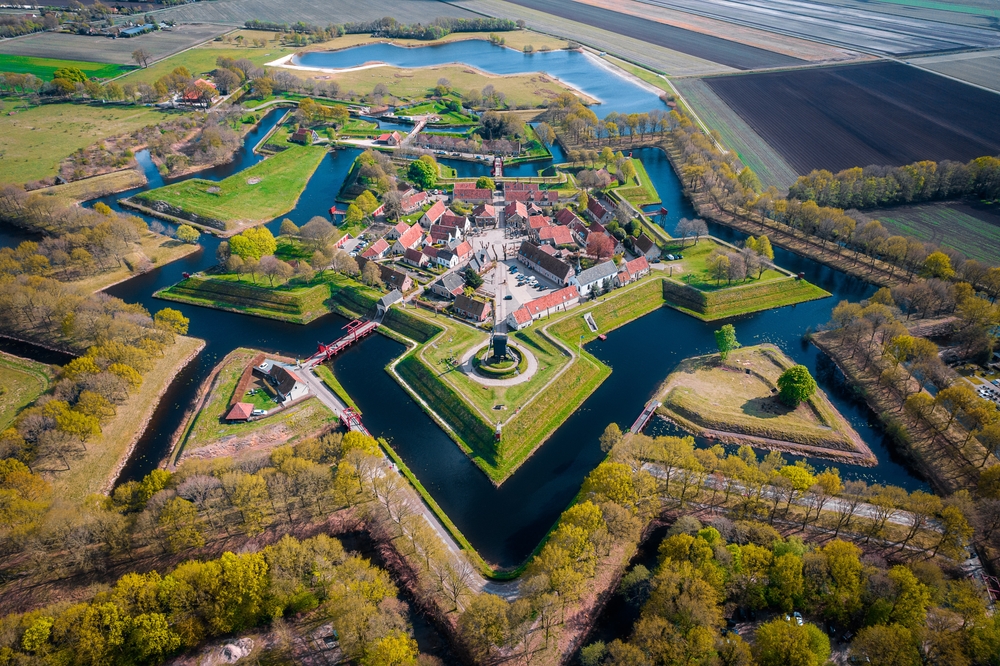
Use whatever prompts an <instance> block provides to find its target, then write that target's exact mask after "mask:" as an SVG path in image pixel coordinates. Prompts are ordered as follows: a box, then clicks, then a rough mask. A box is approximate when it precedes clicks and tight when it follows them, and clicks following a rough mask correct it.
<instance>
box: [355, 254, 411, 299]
mask: <svg viewBox="0 0 1000 666" xmlns="http://www.w3.org/2000/svg"><path fill="white" fill-rule="evenodd" d="M368 261H369V260H368V259H365V258H364V257H361V258H359V259H358V268H360V269H361V270H364V268H365V266H366V265H367V264H368ZM375 265H376V266H378V270H379V276H380V277H381V278H382V284H384V285H385V286H386V287H392V288H393V289H398V290H399V291H402V292H407V291H409V290H411V289H413V278H411V277H410V276H409V275H407V274H406V273H404V272H403V271H397V270H396V269H395V268H392V267H391V266H387V265H385V264H375Z"/></svg>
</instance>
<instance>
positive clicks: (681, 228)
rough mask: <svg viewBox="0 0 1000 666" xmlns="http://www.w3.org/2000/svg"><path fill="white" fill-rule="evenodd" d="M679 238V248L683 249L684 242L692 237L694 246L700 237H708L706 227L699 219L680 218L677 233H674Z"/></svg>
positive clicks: (703, 221)
mask: <svg viewBox="0 0 1000 666" xmlns="http://www.w3.org/2000/svg"><path fill="white" fill-rule="evenodd" d="M675 233H676V234H678V235H679V236H680V237H681V247H682V248H683V247H684V244H685V241H686V240H687V239H688V238H690V237H692V236H694V239H695V241H694V242H695V244H697V243H698V239H700V238H701V237H702V236H707V235H708V225H707V224H705V220H702V219H701V218H695V219H693V220H689V219H688V218H686V217H683V218H681V221H680V222H678V223H677V231H676V232H675Z"/></svg>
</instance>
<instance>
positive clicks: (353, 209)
mask: <svg viewBox="0 0 1000 666" xmlns="http://www.w3.org/2000/svg"><path fill="white" fill-rule="evenodd" d="M363 219H365V213H364V211H363V210H361V208H360V207H359V206H358V205H357V204H353V203H352V204H350V205H349V206H348V207H347V214H346V215H345V216H344V222H346V223H347V224H358V223H359V222H361V220H363Z"/></svg>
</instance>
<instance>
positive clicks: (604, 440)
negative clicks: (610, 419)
mask: <svg viewBox="0 0 1000 666" xmlns="http://www.w3.org/2000/svg"><path fill="white" fill-rule="evenodd" d="M621 439H622V429H621V428H619V427H618V424H617V423H609V424H608V427H607V428H605V429H604V432H603V433H601V451H604V452H605V453H607V452H609V451H610V450H611V449H613V448H614V446H615V444H617V443H618V442H620V441H621Z"/></svg>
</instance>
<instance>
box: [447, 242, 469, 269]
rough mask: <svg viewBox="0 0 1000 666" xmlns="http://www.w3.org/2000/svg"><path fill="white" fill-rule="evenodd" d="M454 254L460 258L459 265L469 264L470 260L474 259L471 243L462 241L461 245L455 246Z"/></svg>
mask: <svg viewBox="0 0 1000 666" xmlns="http://www.w3.org/2000/svg"><path fill="white" fill-rule="evenodd" d="M452 252H453V253H454V254H455V256H456V257H458V263H459V264H464V263H465V262H467V261H468V260H469V259H471V258H472V245H471V244H470V243H469V241H462V242H461V243H459V244H458V245H456V246H455V249H454V250H452Z"/></svg>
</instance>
